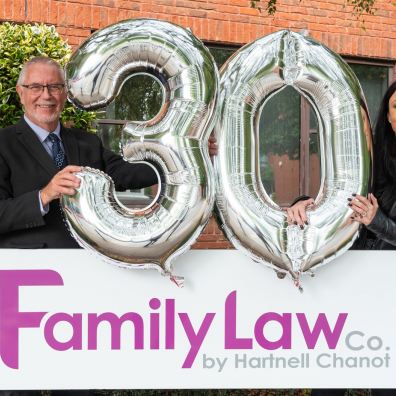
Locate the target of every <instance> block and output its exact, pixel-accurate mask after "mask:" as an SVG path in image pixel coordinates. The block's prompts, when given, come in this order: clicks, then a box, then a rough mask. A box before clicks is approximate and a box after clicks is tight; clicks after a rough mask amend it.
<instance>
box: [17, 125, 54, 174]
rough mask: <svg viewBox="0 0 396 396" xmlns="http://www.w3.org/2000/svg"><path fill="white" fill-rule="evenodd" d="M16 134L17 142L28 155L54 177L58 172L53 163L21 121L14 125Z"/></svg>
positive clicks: (33, 134) (35, 137)
mask: <svg viewBox="0 0 396 396" xmlns="http://www.w3.org/2000/svg"><path fill="white" fill-rule="evenodd" d="M16 133H17V137H18V139H19V141H20V142H21V144H22V145H23V146H24V147H25V148H26V150H27V152H28V153H29V155H31V156H32V157H33V158H34V159H35V160H36V161H38V162H39V163H40V165H41V166H42V168H43V169H44V170H45V171H46V172H47V173H48V174H49V175H50V176H51V177H52V176H54V175H55V174H56V173H57V172H58V169H57V168H56V166H55V164H54V161H53V160H52V158H51V157H50V155H49V154H48V153H47V151H46V150H45V148H44V147H43V145H42V144H41V142H40V140H39V138H38V137H37V136H36V134H35V133H34V132H33V131H32V130H31V128H30V127H29V125H28V124H26V122H25V121H24V120H23V119H21V120H20V121H19V123H18V124H17V125H16Z"/></svg>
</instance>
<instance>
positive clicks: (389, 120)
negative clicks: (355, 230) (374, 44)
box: [349, 81, 396, 250]
mask: <svg viewBox="0 0 396 396" xmlns="http://www.w3.org/2000/svg"><path fill="white" fill-rule="evenodd" d="M374 136H375V139H374V194H369V196H368V198H365V197H362V196H361V195H356V196H354V197H351V198H349V199H350V202H349V206H350V207H351V209H352V210H353V212H354V213H353V215H352V219H353V220H354V221H357V222H359V223H361V224H363V225H365V226H366V230H368V231H366V232H363V233H362V237H361V238H359V240H358V241H357V243H356V244H355V245H356V248H363V249H378V250H394V249H396V81H395V82H394V83H393V84H392V85H391V86H390V87H389V88H388V90H387V91H386V93H385V96H384V98H383V99H382V103H381V107H380V110H379V114H378V119H377V124H376V127H375V135H374Z"/></svg>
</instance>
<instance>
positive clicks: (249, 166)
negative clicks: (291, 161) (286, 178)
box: [215, 31, 370, 284]
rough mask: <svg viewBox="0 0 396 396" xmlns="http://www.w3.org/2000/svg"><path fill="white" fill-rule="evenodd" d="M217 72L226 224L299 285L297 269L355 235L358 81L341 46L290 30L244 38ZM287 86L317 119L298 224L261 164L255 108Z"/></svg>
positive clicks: (365, 160) (239, 241)
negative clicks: (351, 202)
mask: <svg viewBox="0 0 396 396" xmlns="http://www.w3.org/2000/svg"><path fill="white" fill-rule="evenodd" d="M220 74H221V82H220V97H219V105H218V106H219V111H220V117H219V119H218V122H217V125H216V127H215V135H216V137H217V140H218V144H219V155H218V157H217V158H216V159H215V169H216V178H217V205H218V207H219V209H220V214H221V219H222V221H223V223H224V229H225V231H226V233H227V235H228V237H229V238H230V240H231V241H232V243H233V244H234V246H236V247H237V248H238V249H241V250H242V251H244V252H245V253H247V254H248V255H249V256H250V257H251V258H253V259H254V260H256V261H260V262H263V263H266V264H270V265H272V266H273V267H274V268H275V269H277V270H280V271H283V272H289V273H290V274H291V275H292V277H293V278H294V279H295V281H296V283H297V284H299V276H300V274H301V273H302V272H304V271H307V270H308V269H310V268H312V267H314V266H317V265H319V264H323V263H326V262H327V261H329V260H330V259H332V258H334V257H335V256H336V255H337V254H340V253H341V252H343V251H344V250H346V249H348V247H350V246H351V244H352V242H353V239H354V237H355V236H356V231H357V229H358V225H356V224H350V221H348V219H349V217H350V216H351V214H352V211H351V209H349V208H348V206H347V198H349V197H350V196H351V195H352V193H359V194H362V195H365V194H366V193H367V189H368V180H369V175H370V156H369V153H368V146H367V143H366V138H365V133H364V122H363V118H362V113H361V108H362V107H361V103H363V104H364V103H365V102H364V98H363V94H362V91H361V88H360V85H359V82H358V80H357V78H356V77H355V75H354V74H353V72H352V71H351V69H350V68H349V66H348V65H347V64H346V63H345V62H344V61H343V60H342V59H341V58H340V57H339V56H338V55H336V54H334V53H332V52H331V51H330V50H329V49H328V48H326V47H324V46H322V45H320V44H318V43H317V42H315V41H313V40H311V39H308V38H305V37H303V36H301V35H299V34H296V33H292V32H289V31H280V32H278V33H275V34H272V35H270V36H267V37H264V38H262V39H259V40H257V41H255V42H253V43H251V44H249V45H246V46H245V47H243V48H242V49H240V50H239V51H238V52H237V53H236V54H234V56H232V57H231V58H230V59H229V60H228V62H227V63H226V64H225V65H224V67H223V68H222V70H221V71H220ZM287 85H289V86H292V87H294V88H295V89H296V90H297V91H298V92H299V93H300V94H301V95H303V96H304V97H306V98H307V99H308V101H309V102H310V103H311V105H312V106H313V108H314V109H315V112H316V115H317V118H318V120H319V133H320V142H321V162H322V166H321V168H322V181H321V186H320V190H319V194H318V197H317V198H316V208H315V209H314V210H312V211H311V212H309V214H308V216H309V225H308V226H306V227H304V229H303V230H301V229H300V227H298V226H296V225H288V224H287V222H286V215H285V212H284V211H283V210H282V209H281V208H280V207H279V206H278V205H276V204H275V203H274V202H273V201H272V200H271V199H270V197H269V196H268V194H267V193H266V191H265V189H264V188H263V185H262V183H261V180H260V173H259V157H258V150H257V147H259V146H258V140H259V131H258V122H257V120H258V119H259V115H260V110H261V108H262V107H263V106H264V104H265V103H266V102H267V101H268V100H269V99H270V98H271V96H273V95H275V94H276V93H277V92H279V91H280V90H281V89H283V88H284V87H285V86H287ZM362 109H363V108H362ZM368 134H370V131H368Z"/></svg>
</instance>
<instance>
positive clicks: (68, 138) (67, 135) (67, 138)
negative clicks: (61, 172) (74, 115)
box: [61, 126, 80, 165]
mask: <svg viewBox="0 0 396 396" xmlns="http://www.w3.org/2000/svg"><path fill="white" fill-rule="evenodd" d="M61 138H62V143H63V147H64V148H65V151H66V157H67V163H68V164H69V165H79V164H80V153H79V150H78V141H77V139H76V137H75V136H74V134H73V133H72V132H71V131H70V130H68V129H67V128H65V127H63V126H62V127H61Z"/></svg>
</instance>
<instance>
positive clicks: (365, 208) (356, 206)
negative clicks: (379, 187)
mask: <svg viewBox="0 0 396 396" xmlns="http://www.w3.org/2000/svg"><path fill="white" fill-rule="evenodd" d="M348 201H349V203H348V205H349V206H350V207H351V209H352V210H353V214H352V216H351V219H352V220H354V221H357V222H358V223H361V224H364V225H369V224H370V223H371V222H372V221H373V219H374V217H375V215H376V213H377V209H378V202H377V199H376V198H375V197H374V195H373V194H369V195H368V198H365V197H363V196H361V195H359V194H356V195H354V196H353V198H348Z"/></svg>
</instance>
